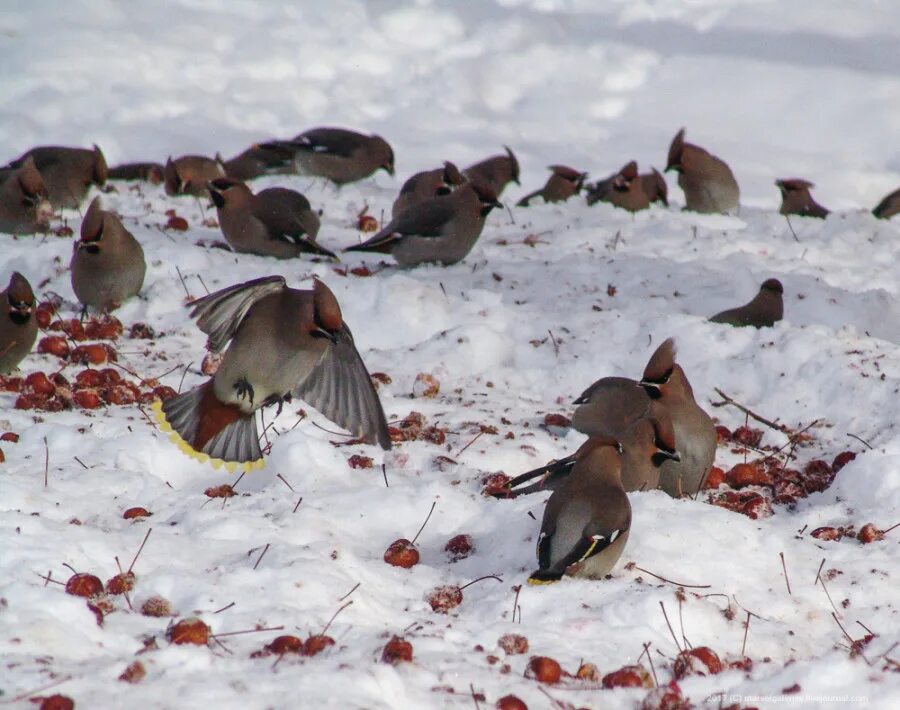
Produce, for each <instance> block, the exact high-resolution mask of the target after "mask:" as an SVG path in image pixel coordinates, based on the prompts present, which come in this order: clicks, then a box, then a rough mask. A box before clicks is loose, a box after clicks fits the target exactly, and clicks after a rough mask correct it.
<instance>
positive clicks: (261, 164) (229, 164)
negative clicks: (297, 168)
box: [224, 143, 294, 182]
mask: <svg viewBox="0 0 900 710" xmlns="http://www.w3.org/2000/svg"><path fill="white" fill-rule="evenodd" d="M224 166H225V172H226V173H227V174H228V177H230V178H234V179H235V180H243V181H245V182H246V181H247V180H252V179H253V178H257V177H259V176H260V175H288V174H290V173H293V172H294V151H293V150H292V149H291V148H290V147H288V146H287V145H282V144H278V143H265V144H261V145H251V146H250V147H249V148H247V150H245V151H244V152H243V153H240V154H238V155H236V156H234V157H233V158H230V159H229V160H226V161H225V162H224Z"/></svg>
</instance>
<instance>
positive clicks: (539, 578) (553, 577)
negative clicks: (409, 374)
mask: <svg viewBox="0 0 900 710" xmlns="http://www.w3.org/2000/svg"><path fill="white" fill-rule="evenodd" d="M562 576H563V573H562V572H555V571H554V570H550V569H539V570H536V571H534V572H532V573H531V576H530V577H528V584H530V585H532V586H535V585H540V584H555V583H556V582H558V581H559V580H560V579H562Z"/></svg>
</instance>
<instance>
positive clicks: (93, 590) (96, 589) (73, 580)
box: [66, 572, 103, 598]
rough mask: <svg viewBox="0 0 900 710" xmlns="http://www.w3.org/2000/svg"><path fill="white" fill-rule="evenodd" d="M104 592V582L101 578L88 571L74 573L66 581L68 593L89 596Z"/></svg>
mask: <svg viewBox="0 0 900 710" xmlns="http://www.w3.org/2000/svg"><path fill="white" fill-rule="evenodd" d="M102 593H103V582H101V581H100V578H99V577H95V576H94V575H92V574H87V573H86V572H79V573H77V574H73V575H72V576H71V577H69V581H68V582H66V594H72V595H73V596H76V597H88V598H89V597H94V596H96V595H98V594H102Z"/></svg>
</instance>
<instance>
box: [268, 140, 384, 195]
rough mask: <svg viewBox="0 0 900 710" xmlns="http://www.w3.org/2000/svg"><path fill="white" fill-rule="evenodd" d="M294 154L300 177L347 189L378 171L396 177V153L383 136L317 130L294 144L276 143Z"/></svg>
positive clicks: (292, 141) (294, 141) (291, 141)
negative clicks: (331, 183)
mask: <svg viewBox="0 0 900 710" xmlns="http://www.w3.org/2000/svg"><path fill="white" fill-rule="evenodd" d="M265 145H273V146H277V147H286V148H289V149H290V150H292V151H293V153H294V165H295V169H296V171H297V172H298V173H300V174H302V175H311V176H314V177H322V178H325V179H326V180H330V181H331V182H333V183H335V184H337V185H345V184H347V183H350V182H356V181H357V180H363V179H364V178H367V177H369V176H370V175H372V174H373V173H374V172H376V171H377V170H384V171H385V172H387V174H388V175H393V174H394V151H393V149H392V148H391V146H390V145H389V144H388V142H387V141H386V140H385V139H384V138H382V137H381V136H377V135H371V136H367V135H364V134H362V133H357V132H356V131H350V130H347V129H346V128H330V127H324V128H313V129H310V130H308V131H304V132H303V133H301V134H300V135H298V136H296V137H295V138H294V139H292V140H290V141H274V142H273V143H272V144H265Z"/></svg>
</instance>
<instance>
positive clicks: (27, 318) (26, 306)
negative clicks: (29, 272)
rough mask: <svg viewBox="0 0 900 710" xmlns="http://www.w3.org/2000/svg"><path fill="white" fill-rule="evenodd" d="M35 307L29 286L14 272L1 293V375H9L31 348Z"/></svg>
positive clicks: (23, 278)
mask: <svg viewBox="0 0 900 710" xmlns="http://www.w3.org/2000/svg"><path fill="white" fill-rule="evenodd" d="M34 306H35V300H34V292H33V291H32V290H31V284H30V283H28V279H26V278H25V277H24V276H22V274H20V273H19V272H18V271H14V272H13V274H12V276H11V277H10V279H9V285H8V286H7V287H6V290H5V291H2V292H0V309H2V310H0V375H5V374H6V373H8V372H12V370H14V369H15V368H16V367H17V366H18V364H19V363H20V362H22V360H23V359H24V358H25V356H26V355H28V353H30V352H31V348H32V347H34V341H35V339H36V338H37V332H38V326H37V319H36V318H35V315H34Z"/></svg>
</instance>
